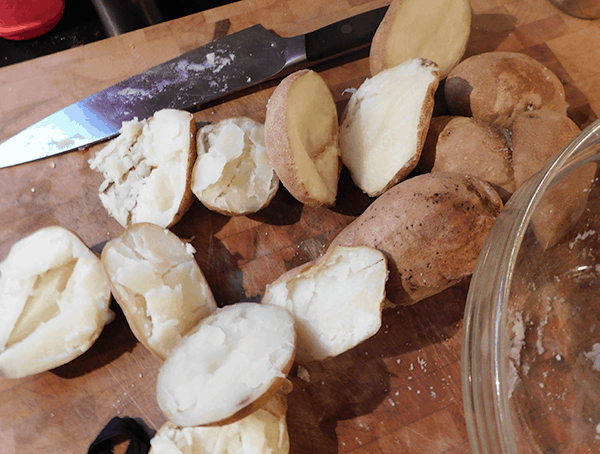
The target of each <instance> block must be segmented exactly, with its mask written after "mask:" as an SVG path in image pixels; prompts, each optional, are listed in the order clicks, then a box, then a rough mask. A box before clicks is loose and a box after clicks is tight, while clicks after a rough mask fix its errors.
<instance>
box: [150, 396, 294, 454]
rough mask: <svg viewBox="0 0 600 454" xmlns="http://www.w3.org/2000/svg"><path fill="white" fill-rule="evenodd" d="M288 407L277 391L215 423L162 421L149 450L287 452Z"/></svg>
mask: <svg viewBox="0 0 600 454" xmlns="http://www.w3.org/2000/svg"><path fill="white" fill-rule="evenodd" d="M286 410H287V407H286V405H285V404H284V402H283V397H282V396H281V395H280V393H278V394H277V395H276V396H275V397H273V398H272V399H271V400H270V401H269V402H268V403H267V404H266V405H265V406H264V407H262V408H260V409H259V410H257V411H256V412H254V413H252V414H250V415H248V416H246V417H245V418H243V419H241V420H239V421H236V422H234V423H231V424H227V425H224V426H216V427H178V426H177V425H175V424H173V423H172V422H167V423H166V424H165V425H163V426H162V427H161V428H160V429H159V430H158V432H157V433H156V435H155V436H154V437H153V438H152V439H151V440H150V444H151V446H152V447H151V449H150V454H251V453H256V454H287V453H288V452H289V450H290V442H289V436H288V430H287V423H286Z"/></svg>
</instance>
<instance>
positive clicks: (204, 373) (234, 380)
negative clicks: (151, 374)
mask: <svg viewBox="0 0 600 454" xmlns="http://www.w3.org/2000/svg"><path fill="white" fill-rule="evenodd" d="M273 309H276V310H275V311H274V310H273ZM294 349H295V331H294V324H293V320H292V318H291V316H290V315H289V314H288V313H287V312H286V311H284V310H282V309H281V308H275V307H273V306H271V307H268V306H263V305H260V304H256V303H237V304H235V305H232V306H227V307H225V308H224V309H222V310H219V311H217V312H215V313H214V314H213V315H211V316H210V317H208V318H207V319H205V320H203V321H202V322H201V325H200V327H199V329H198V330H196V331H195V332H194V333H193V334H191V335H189V336H187V337H186V338H185V340H184V341H183V343H182V344H181V345H179V346H178V347H177V348H176V349H175V350H174V351H173V352H172V354H171V356H170V357H169V358H168V359H167V362H166V363H165V365H164V366H163V368H162V370H161V375H160V377H159V384H158V387H159V393H158V395H159V402H160V403H161V407H163V410H165V408H166V410H167V414H169V416H170V420H171V421H173V422H175V423H177V424H181V425H190V424H191V425H202V424H210V423H212V422H216V421H220V420H223V419H226V418H228V417H230V416H232V415H234V414H235V413H237V412H238V411H239V410H241V409H243V408H244V407H246V406H247V405H249V404H251V403H252V402H253V401H254V400H256V399H257V398H258V397H260V396H261V395H262V394H263V393H264V392H266V390H267V389H269V387H270V385H271V384H272V383H273V381H274V380H275V379H277V378H283V377H284V376H285V375H284V373H283V369H284V368H285V367H287V366H288V364H289V363H290V362H291V360H292V359H293V355H294Z"/></svg>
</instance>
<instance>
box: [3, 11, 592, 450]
mask: <svg viewBox="0 0 600 454" xmlns="http://www.w3.org/2000/svg"><path fill="white" fill-rule="evenodd" d="M387 3H389V1H385V0H329V1H328V2H320V1H317V0H269V1H261V2H258V1H255V0H242V1H239V2H237V3H233V4H230V5H226V6H222V7H219V8H216V9H213V10H209V11H206V12H203V13H198V14H195V15H192V16H189V17H185V18H181V19H178V20H175V21H172V22H167V23H163V24H159V25H156V26H153V27H150V28H147V29H144V30H138V31H135V32H132V33H129V34H126V35H122V36H118V37H115V38H110V39H106V40H104V41H101V42H97V43H93V44H90V45H86V46H82V47H79V48H75V49H72V50H69V51H65V52H61V53H58V54H54V55H50V56H47V57H43V58H39V59H36V60H32V61H29V62H25V63H21V64H17V65H13V66H8V67H5V68H3V69H0V94H1V98H0V141H3V140H5V139H7V138H8V137H10V136H11V135H13V134H15V133H17V132H18V131H20V130H21V129H23V128H25V127H27V126H29V125H30V124H32V123H34V122H35V121H37V120H39V119H41V118H43V117H45V116H46V115H49V114H51V113H53V112H54V111H56V110H58V109H60V108H62V107H65V106H66V105H69V104H71V103H73V102H75V101H78V100H79V99H81V98H83V97H85V96H88V95H90V94H92V93H94V92H96V91H98V90H100V89H102V88H105V87H107V86H110V85H112V84H114V83H116V82H118V81H120V80H122V79H124V78H126V77H128V76H130V75H133V74H135V73H137V72H139V71H142V70H144V69H146V68H148V67H151V66H153V65H155V64H158V63H160V62H163V61H165V60H168V59H170V58H172V57H175V56H177V55H179V54H180V53H182V52H185V51H188V50H190V49H192V48H195V47H197V46H199V45H202V44H205V43H206V42H208V41H210V40H212V39H213V38H216V37H220V36H223V35H225V34H228V33H232V32H235V31H238V30H241V29H243V28H246V27H248V26H251V25H254V24H256V23H262V24H263V25H264V26H266V27H267V28H271V29H273V30H275V31H276V32H278V33H279V34H281V35H283V36H292V35H296V34H300V33H305V32H308V31H311V30H314V29H316V28H318V27H321V26H324V25H327V24H328V23H331V22H334V21H336V20H340V19H343V18H345V17H347V16H351V15H354V14H358V13H360V12H363V11H366V10H370V9H374V8H376V7H379V6H383V5H385V4H387ZM471 3H472V7H473V11H474V17H473V24H472V33H471V38H470V41H469V46H468V50H467V54H466V56H469V55H472V54H476V53H481V52H485V51H492V50H510V51H519V52H523V53H526V54H529V55H531V56H533V57H534V58H536V59H538V60H540V61H541V62H542V63H544V64H546V65H547V66H548V67H549V68H550V69H551V70H552V71H554V72H555V73H556V74H557V75H558V76H559V77H560V78H561V80H562V81H563V83H564V84H565V87H566V91H567V100H568V102H569V105H570V108H569V112H568V113H569V115H570V116H571V118H573V119H574V120H575V121H576V122H577V123H578V124H579V125H580V126H582V127H583V126H586V125H588V124H590V123H591V122H592V121H593V120H595V119H596V114H595V112H599V111H600V71H599V70H598V69H599V68H600V46H599V45H598V44H600V24H599V23H598V21H585V20H580V19H575V18H571V17H568V16H566V15H564V14H562V13H561V12H559V11H558V10H557V9H555V8H554V7H553V6H552V5H551V4H550V3H549V2H547V1H546V0H529V1H527V2H523V1H520V0H472V2H471ZM314 69H316V70H317V71H319V73H320V74H321V75H322V76H323V77H324V79H325V80H326V82H327V83H328V85H329V87H330V88H331V90H332V93H333V95H334V98H335V100H336V102H337V105H338V108H339V110H340V112H341V111H342V109H343V108H344V106H345V104H346V102H347V100H348V98H349V94H348V92H347V89H348V88H353V87H354V88H356V87H358V86H359V85H360V83H361V82H362V81H363V80H364V79H365V78H366V77H367V76H368V53H367V52H362V53H359V54H357V55H353V56H351V57H346V58H344V59H342V60H337V61H334V62H330V63H327V64H324V65H320V66H318V67H315V68H314ZM275 86H276V83H267V84H263V85H261V86H260V87H258V88H257V89H256V90H253V91H252V92H250V93H246V94H244V96H241V97H232V98H229V99H227V100H223V101H221V102H219V103H214V104H213V105H210V106H206V107H205V108H204V109H203V110H202V111H199V112H197V113H196V114H195V115H196V119H197V120H198V121H216V120H219V119H222V118H227V117H230V116H234V115H247V116H250V117H252V118H255V119H256V120H259V121H264V117H265V106H266V103H267V100H268V99H269V96H270V94H271V93H272V91H273V89H274V88H275ZM441 113H444V106H443V103H440V104H439V105H438V106H436V114H441ZM97 149H98V147H94V148H91V149H88V150H84V151H77V152H72V153H68V154H65V155H61V156H56V157H53V158H50V159H47V160H43V161H38V162H35V163H30V164H24V165H21V166H17V167H13V168H8V169H0V213H1V216H0V260H3V259H4V258H5V257H6V255H7V254H8V251H9V249H10V247H11V245H12V244H13V243H14V242H15V241H17V240H18V239H20V238H22V237H24V236H25V235H27V234H29V233H32V232H33V231H35V230H37V229H39V228H41V227H44V226H48V225H55V224H58V225H62V226H64V227H68V228H70V229H72V230H74V231H75V232H77V233H78V234H79V235H80V236H81V237H82V238H83V240H84V241H85V242H86V243H87V244H88V245H89V246H92V245H95V244H97V243H100V242H102V241H105V240H108V239H110V238H114V237H115V236H116V235H118V234H119V233H120V232H121V230H122V228H121V227H120V226H119V225H118V224H117V223H116V221H114V220H112V219H111V218H109V217H108V216H107V214H106V212H105V210H104V208H103V207H102V205H101V203H100V201H99V198H98V194H97V190H98V186H99V184H100V180H101V177H100V176H99V175H97V174H95V173H93V172H92V171H90V170H89V168H88V164H87V161H88V159H89V158H91V157H92V156H93V154H94V152H95V151H96V150H97ZM371 201H372V200H371V199H369V198H367V197H366V196H365V195H363V194H362V193H361V192H360V191H359V190H357V189H356V187H355V186H354V185H353V184H352V182H351V181H350V179H349V177H348V175H347V173H346V172H344V173H343V174H342V179H341V182H340V193H339V197H338V203H337V205H336V206H335V207H333V208H331V209H317V208H310V207H305V206H302V205H301V204H300V203H298V202H297V201H296V200H295V199H293V198H292V197H291V196H290V195H289V193H287V192H286V191H285V189H283V188H282V189H280V191H279V192H278V194H277V196H276V198H275V200H274V201H273V202H272V204H271V205H270V206H269V207H268V208H267V209H265V210H264V211H262V212H260V213H257V214H255V215H252V216H243V217H235V218H230V217H226V216H222V215H218V214H215V213H212V212H210V211H208V210H207V209H206V208H204V207H203V206H202V205H201V204H200V203H199V202H195V203H194V205H193V206H192V208H191V210H190V211H189V212H188V213H187V214H186V215H185V217H184V218H183V220H182V221H181V222H180V223H179V224H177V225H176V226H175V227H174V228H173V229H172V230H173V231H174V233H176V234H177V235H179V236H180V237H182V238H193V241H192V243H193V245H194V246H195V248H196V250H197V254H196V259H197V261H198V263H199V264H200V266H201V268H202V270H203V271H204V273H205V275H206V277H207V279H208V281H209V283H210V285H211V287H212V289H213V292H214V294H215V296H216V298H217V300H218V301H219V303H220V304H221V305H223V304H228V303H234V302H240V301H259V300H260V297H261V294H262V292H263V290H264V288H265V285H266V284H268V283H269V282H271V281H272V280H274V279H275V278H276V277H278V276H279V275H280V274H281V273H283V272H284V271H286V270H288V269H290V268H292V267H294V266H296V265H299V264H301V263H304V262H306V261H307V260H310V259H313V258H315V257H317V256H319V255H320V254H321V253H322V251H323V250H324V248H325V247H326V246H327V244H328V243H329V242H330V241H331V239H332V238H333V237H334V236H335V235H336V234H337V233H338V232H339V231H340V230H341V229H342V228H343V227H344V226H345V225H347V224H348V223H349V222H350V221H351V220H352V219H354V218H355V217H356V216H357V215H358V214H360V213H361V212H362V211H363V210H364V208H365V207H366V206H368V205H369V203H371ZM464 305H465V291H464V290H462V289H451V290H449V291H446V292H444V293H443V294H441V295H438V296H436V297H433V298H430V299H428V300H425V301H423V302H420V303H418V304H417V305H415V306H412V307H407V308H394V309H387V310H386V311H385V312H384V318H383V327H382V328H381V330H380V332H379V333H378V334H377V335H375V336H374V337H373V338H371V339H369V340H368V341H366V342H364V343H363V344H361V345H360V346H358V347H357V348H355V349H353V350H351V351H349V352H347V353H345V354H343V355H341V356H339V357H337V358H335V359H333V360H331V361H328V362H325V363H322V364H312V365H309V366H307V367H306V372H308V374H307V375H306V374H300V375H301V376H302V378H300V377H299V376H298V372H297V369H296V368H295V369H293V370H292V373H291V376H290V378H291V380H292V382H293V384H294V390H293V392H292V393H291V394H290V396H289V402H288V404H289V410H288V426H289V434H290V441H291V451H292V453H336V452H353V453H378V452H385V453H389V452H409V453H410V452H420V453H442V452H444V453H450V452H453V453H458V452H461V453H463V452H470V448H469V442H468V435H467V429H466V422H465V417H464V410H463V403H462V392H461V369H460V352H461V351H460V348H461V336H462V322H463V310H464ZM113 309H114V310H115V312H116V314H117V316H116V319H115V321H114V322H113V323H111V324H110V325H108V326H107V327H106V328H105V329H104V331H103V333H102V335H101V336H100V338H99V339H98V341H97V342H96V343H95V344H94V346H93V347H92V348H91V349H90V350H89V351H88V352H86V353H85V354H83V355H82V356H81V357H79V358H78V359H76V360H74V361H72V362H71V363H69V364H67V365H64V366H62V367H59V368H57V369H55V370H52V371H50V372H47V373H42V374H39V375H37V376H33V377H28V378H25V379H20V380H8V379H0V452H2V453H6V454H11V453H19V454H22V453H42V452H43V453H63V454H64V453H82V452H86V450H87V447H88V446H89V444H90V443H91V442H92V440H93V439H94V438H95V436H96V435H97V434H98V432H99V431H100V430H101V429H102V427H103V426H104V425H105V424H106V423H107V422H108V421H109V420H110V419H111V417H113V416H125V415H127V416H131V417H139V418H142V419H143V420H144V421H145V422H146V423H147V425H148V426H149V427H150V428H152V429H158V428H159V427H160V426H161V425H162V424H163V423H164V421H165V417H164V416H163V415H162V414H161V412H160V409H159V408H158V406H157V403H156V398H155V384H156V377H157V372H158V368H159V366H160V362H159V361H158V360H157V359H155V358H154V357H153V356H152V355H151V354H150V353H149V352H148V351H147V350H145V349H144V348H143V347H142V346H141V344H140V343H139V342H137V340H136V339H135V337H134V336H133V335H132V333H131V331H130V330H129V327H128V325H127V323H126V321H125V319H124V317H123V315H122V313H121V312H120V311H119V309H118V307H117V306H116V305H115V304H114V303H113ZM123 447H124V445H121V446H120V448H119V449H121V452H123V451H122V448H123Z"/></svg>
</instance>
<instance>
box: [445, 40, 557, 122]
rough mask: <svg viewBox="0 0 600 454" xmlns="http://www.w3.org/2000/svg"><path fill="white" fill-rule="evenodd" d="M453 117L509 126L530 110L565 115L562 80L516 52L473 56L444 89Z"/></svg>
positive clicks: (449, 80)
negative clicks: (521, 114) (522, 113)
mask: <svg viewBox="0 0 600 454" xmlns="http://www.w3.org/2000/svg"><path fill="white" fill-rule="evenodd" d="M444 95H445V97H446V103H447V106H448V109H449V111H450V113H451V114H452V115H462V116H465V117H471V116H472V117H474V118H478V119H480V120H483V121H487V122H488V123H492V124H495V125H498V126H503V127H510V126H511V125H512V123H513V121H514V118H515V115H516V114H517V113H519V112H525V111H530V110H554V111H556V112H560V113H563V114H564V113H566V108H567V105H566V102H565V90H564V87H563V85H562V83H561V81H560V79H559V78H558V77H557V76H556V75H555V74H554V73H552V71H550V70H549V69H548V68H546V67H545V66H544V65H542V64H541V63H540V62H538V61H537V60H535V59H533V58H532V57H529V56H527V55H525V54H520V53H517V52H497V51H495V52H486V53H483V54H478V55H473V56H472V57H469V58H467V59H466V60H463V61H462V62H460V63H459V64H458V65H457V66H455V67H454V69H452V71H450V73H449V74H448V78H447V80H446V84H445V87H444Z"/></svg>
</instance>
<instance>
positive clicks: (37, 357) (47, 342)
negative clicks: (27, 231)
mask: <svg viewBox="0 0 600 454" xmlns="http://www.w3.org/2000/svg"><path fill="white" fill-rule="evenodd" d="M109 303H110V288H109V285H108V281H107V280H106V276H105V275H104V271H103V270H102V265H101V264H100V260H99V259H98V257H96V255H95V254H94V253H93V252H92V251H91V250H89V249H88V247H87V246H86V245H85V244H84V243H83V242H82V241H81V239H79V237H77V235H75V234H74V233H72V232H71V231H69V230H67V229H64V228H62V227H58V226H53V227H46V228H43V229H41V230H38V231H37V232H35V233H33V234H31V235H29V236H27V237H25V238H23V239H22V240H20V241H18V242H17V243H15V244H14V245H13V246H12V248H11V250H10V252H9V254H8V256H7V257H6V259H5V260H4V261H3V262H2V263H1V264H0V373H2V374H3V375H5V376H7V377H9V378H20V377H24V376H28V375H33V374H37V373H40V372H43V371H46V370H49V369H53V368H55V367H58V366H60V365H63V364H65V363H67V362H69V361H71V360H73V359H74V358H76V357H77V356H79V355H81V354H82V353H84V352H85V351H87V350H88V349H89V348H90V347H91V345H92V344H93V343H94V341H95V340H96V339H97V338H98V336H99V335H100V332H101V331H102V328H103V327H104V325H105V324H106V323H108V322H109V321H111V320H112V318H113V313H112V311H111V310H110V309H109Z"/></svg>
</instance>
